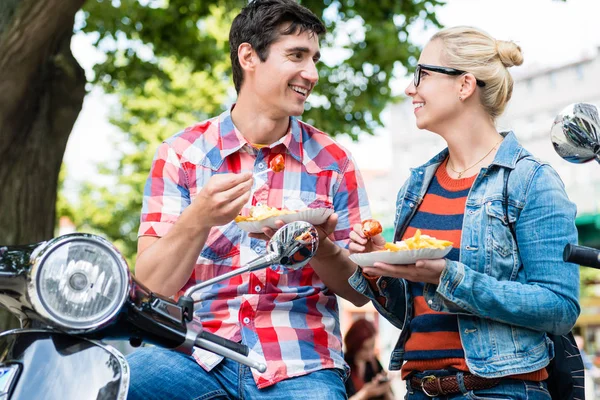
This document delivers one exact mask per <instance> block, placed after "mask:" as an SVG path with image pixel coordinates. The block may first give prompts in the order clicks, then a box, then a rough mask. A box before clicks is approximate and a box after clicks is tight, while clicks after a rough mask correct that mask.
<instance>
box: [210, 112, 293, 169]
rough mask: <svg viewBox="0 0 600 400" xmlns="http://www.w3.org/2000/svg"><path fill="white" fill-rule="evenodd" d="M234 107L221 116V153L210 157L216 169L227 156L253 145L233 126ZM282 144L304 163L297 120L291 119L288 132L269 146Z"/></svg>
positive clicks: (219, 138)
mask: <svg viewBox="0 0 600 400" xmlns="http://www.w3.org/2000/svg"><path fill="white" fill-rule="evenodd" d="M233 107H235V104H234V105H233V106H232V107H231V108H229V109H227V110H226V111H224V112H223V113H221V115H220V116H219V129H218V133H219V137H218V143H217V147H218V150H219V152H218V153H217V152H211V153H212V154H210V155H209V158H210V161H211V164H212V165H213V166H214V167H216V168H219V167H220V166H221V164H222V163H223V160H225V158H226V157H227V156H229V155H231V154H233V153H235V152H237V151H239V150H240V149H241V148H242V147H243V146H245V145H248V146H250V145H251V144H250V143H249V142H248V140H247V139H246V138H245V137H244V136H243V135H242V134H241V133H240V131H239V130H238V129H237V128H236V127H235V125H234V124H233V120H232V119H231V110H232V109H233ZM280 144H281V145H283V146H285V147H286V149H287V151H288V152H289V153H290V155H291V156H292V157H294V158H295V159H296V160H297V161H298V162H302V156H303V151H302V127H301V126H300V122H299V121H298V119H297V118H295V117H290V125H289V129H288V132H287V133H286V134H285V135H284V136H283V137H282V138H281V139H279V140H278V141H277V142H275V143H273V144H271V145H269V147H270V148H274V147H276V146H278V145H280Z"/></svg>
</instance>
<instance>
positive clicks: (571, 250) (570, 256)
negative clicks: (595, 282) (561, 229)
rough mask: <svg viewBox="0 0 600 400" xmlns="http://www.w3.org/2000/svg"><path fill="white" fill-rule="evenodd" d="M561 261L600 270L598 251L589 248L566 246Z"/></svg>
mask: <svg viewBox="0 0 600 400" xmlns="http://www.w3.org/2000/svg"><path fill="white" fill-rule="evenodd" d="M563 260H565V261H567V262H572V263H575V264H579V265H584V266H586V267H592V268H597V269H600V250H598V249H594V248H591V247H585V246H577V245H574V244H567V245H566V246H565V250H564V251H563Z"/></svg>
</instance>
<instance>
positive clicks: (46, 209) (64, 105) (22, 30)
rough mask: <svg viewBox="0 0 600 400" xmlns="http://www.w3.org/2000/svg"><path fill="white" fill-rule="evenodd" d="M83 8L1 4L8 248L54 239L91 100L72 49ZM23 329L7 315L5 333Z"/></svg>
mask: <svg viewBox="0 0 600 400" xmlns="http://www.w3.org/2000/svg"><path fill="white" fill-rule="evenodd" d="M83 2H84V0H45V1H39V0H1V1H0V3H1V5H0V71H1V73H0V205H1V207H0V244H3V245H12V244H25V243H34V242H38V241H42V240H47V239H49V238H51V237H52V236H53V233H54V227H55V206H56V192H57V183H58V174H59V171H60V166H61V163H62V158H63V154H64V151H65V147H66V144H67V140H68V138H69V134H70V133H71V129H72V128H73V124H74V123H75V120H76V119H77V115H78V114H79V112H80V110H81V107H82V104H83V98H84V96H85V83H86V80H85V74H84V71H83V69H82V68H81V67H80V66H79V64H78V63H77V61H76V60H75V58H74V57H73V54H72V53H71V49H70V44H71V37H72V34H73V24H74V18H75V13H76V12H77V10H79V9H80V8H81V6H82V4H83ZM15 322H16V321H15V320H14V318H12V317H11V318H10V320H9V318H8V314H7V313H5V312H3V313H2V315H1V316H0V330H5V329H7V328H9V327H14V326H15V325H14V324H15Z"/></svg>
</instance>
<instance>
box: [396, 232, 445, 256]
mask: <svg viewBox="0 0 600 400" xmlns="http://www.w3.org/2000/svg"><path fill="white" fill-rule="evenodd" d="M448 246H452V242H450V241H449V240H440V239H436V238H434V237H431V236H429V235H422V234H421V230H420V229H417V231H416V232H415V234H414V236H413V237H410V238H407V239H404V240H403V241H401V242H396V243H389V242H388V243H386V244H385V250H386V251H405V250H419V249H445V248H446V247H448Z"/></svg>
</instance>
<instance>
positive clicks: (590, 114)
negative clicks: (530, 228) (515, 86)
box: [550, 103, 600, 269]
mask: <svg viewBox="0 0 600 400" xmlns="http://www.w3.org/2000/svg"><path fill="white" fill-rule="evenodd" d="M550 134H551V139H552V144H553V145H554V150H555V151H556V153H558V155H559V156H560V157H562V158H563V159H564V160H566V161H568V162H571V163H575V164H582V163H587V162H590V161H592V160H596V161H597V162H598V163H600V118H599V116H598V107H596V106H595V105H593V104H589V103H574V104H570V105H568V106H567V107H566V108H565V109H563V110H562V111H561V112H560V113H559V114H558V115H557V116H556V118H555V119H554V123H553V124H552V129H551V130H550ZM563 259H564V260H565V261H568V262H572V263H575V264H579V265H583V266H586V267H592V268H598V269H600V250H598V249H594V248H591V247H585V246H578V245H575V244H567V245H566V246H565V250H564V253H563Z"/></svg>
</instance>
